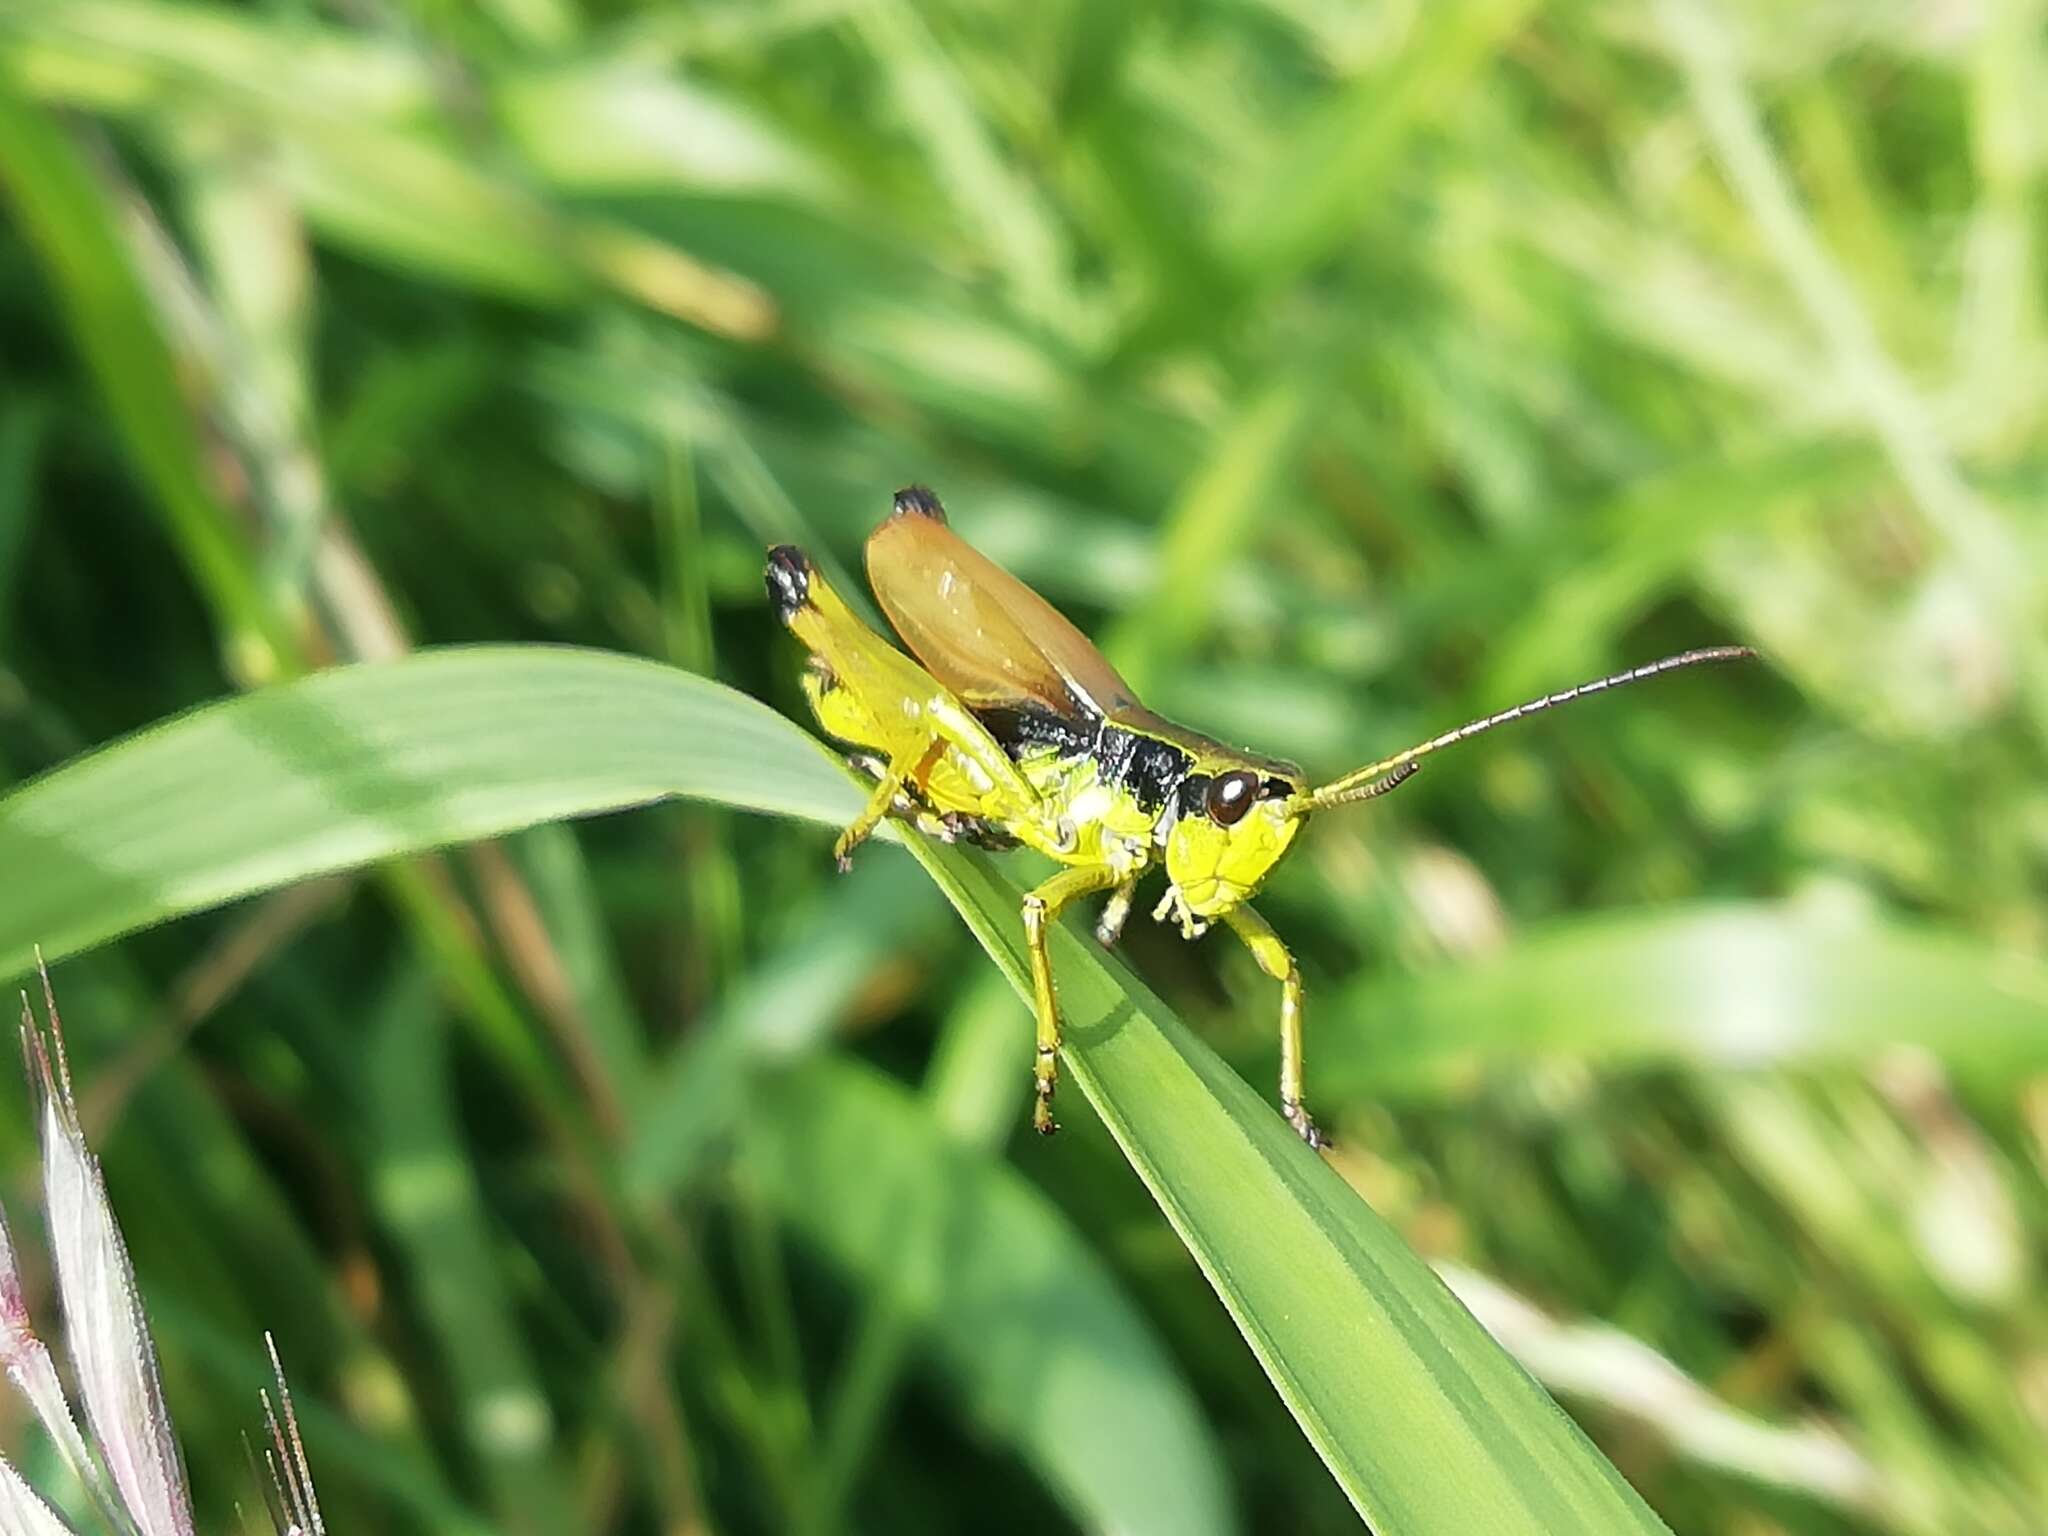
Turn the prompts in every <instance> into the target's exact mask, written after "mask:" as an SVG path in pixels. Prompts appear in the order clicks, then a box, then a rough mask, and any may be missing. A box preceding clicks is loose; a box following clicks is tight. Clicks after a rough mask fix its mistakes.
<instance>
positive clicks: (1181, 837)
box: [1166, 762, 1309, 918]
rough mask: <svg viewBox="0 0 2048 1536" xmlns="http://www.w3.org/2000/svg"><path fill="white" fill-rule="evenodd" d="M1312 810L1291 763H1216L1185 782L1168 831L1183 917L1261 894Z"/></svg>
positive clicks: (1170, 866) (1171, 872)
mask: <svg viewBox="0 0 2048 1536" xmlns="http://www.w3.org/2000/svg"><path fill="white" fill-rule="evenodd" d="M1203 766H1205V767H1206V766H1208V765H1203ZM1308 808H1309V801H1308V792H1307V787H1306V785H1305V784H1304V783H1303V780H1302V777H1301V771H1300V770H1299V769H1297V768H1295V767H1293V766H1292V765H1290V764H1287V763H1274V762H1259V763H1256V764H1252V763H1240V764H1232V763H1223V762H1219V763H1217V764H1215V765H1214V771H1213V772H1196V773H1191V774H1189V775H1188V777H1187V778H1185V779H1183V780H1182V781H1181V787H1180V814H1179V815H1178V816H1177V817H1176V818H1175V820H1174V822H1173V825H1172V827H1171V828H1169V829H1168V831H1167V834H1166V874H1167V878H1168V879H1170V880H1171V881H1172V882H1173V885H1174V889H1175V890H1176V891H1178V892H1179V903H1178V904H1179V905H1180V906H1181V907H1182V908H1183V909H1184V912H1185V914H1186V915H1187V916H1189V917H1194V918H1209V917H1216V916H1219V915H1221V914H1222V913H1224V912H1227V911H1229V910H1230V909H1231V908H1232V907H1234V906H1236V905H1237V904H1238V903H1239V902H1241V901H1243V900H1245V899H1246V898H1247V897H1249V896H1250V895H1251V894H1252V893H1253V892H1254V891H1256V890H1257V889H1258V888H1259V886H1260V885H1261V884H1262V883H1263V882H1264V880H1265V878H1266V876H1267V874H1269V873H1270V872H1271V870H1272V868H1273V866H1274V865H1275V864H1277V863H1279V862H1280V856H1281V855H1282V854H1283V853H1285V852H1286V851H1287V845H1288V844H1289V843H1291V842H1293V841H1294V834H1295V833H1296V832H1298V831H1300V830H1301V823H1302V820H1303V818H1304V817H1305V816H1306V815H1307V814H1308Z"/></svg>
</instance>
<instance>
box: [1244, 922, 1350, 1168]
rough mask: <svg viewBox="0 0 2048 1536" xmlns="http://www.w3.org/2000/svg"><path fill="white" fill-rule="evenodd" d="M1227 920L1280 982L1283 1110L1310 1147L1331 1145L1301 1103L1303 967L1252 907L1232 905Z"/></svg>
mask: <svg viewBox="0 0 2048 1536" xmlns="http://www.w3.org/2000/svg"><path fill="white" fill-rule="evenodd" d="M1223 921H1225V922H1226V923H1228V924H1230V928H1231V931H1232V932H1233V933H1235V934H1236V935H1237V936H1238V937H1239V938H1240V939H1243V940H1244V946H1245V948H1246V949H1249V950H1250V951H1251V952H1252V958H1253V959H1254V960H1256V961H1258V962H1259V969H1260V970H1262V971H1264V972H1265V973H1266V974H1267V975H1268V976H1270V977H1272V978H1273V979H1274V980H1275V981H1277V982H1279V983H1280V1110H1281V1113H1283V1114H1285V1115H1286V1116H1287V1123H1288V1124H1289V1125H1291V1126H1293V1127H1294V1129H1295V1130H1296V1132H1298V1133H1299V1134H1300V1136H1301V1139H1302V1140H1303V1141H1305V1142H1307V1143H1308V1144H1309V1145H1310V1146H1312V1147H1324V1146H1328V1145H1329V1142H1328V1141H1326V1140H1325V1139H1324V1137H1323V1133H1322V1132H1321V1131H1319V1130H1317V1129H1316V1123H1315V1121H1313V1120H1311V1119H1310V1118H1309V1114H1308V1110H1307V1109H1305V1108H1304V1107H1303V1106H1302V1102H1301V967H1300V966H1298V965H1296V964H1295V963H1294V956H1293V955H1291V954H1289V953H1288V952H1287V946H1286V945H1285V944H1284V943H1282V942H1281V940H1280V935H1279V934H1277V933H1275V932H1274V931H1273V926H1272V924H1270V923H1268V922H1267V921H1266V920H1265V919H1264V918H1263V917H1261V916H1259V914H1258V913H1256V912H1254V911H1253V910H1252V909H1251V908H1250V907H1232V908H1231V909H1230V910H1229V911H1227V912H1225V913H1224V914H1223Z"/></svg>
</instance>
